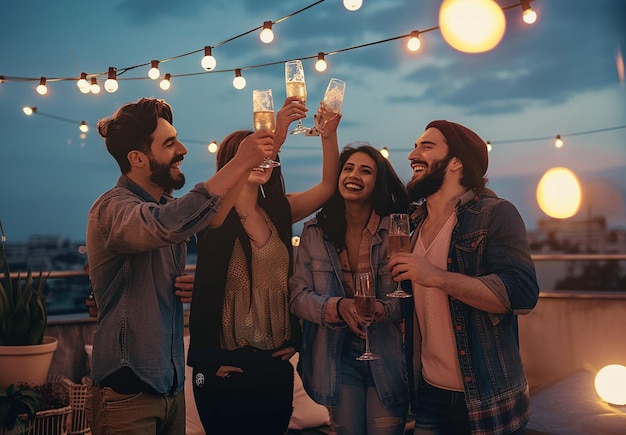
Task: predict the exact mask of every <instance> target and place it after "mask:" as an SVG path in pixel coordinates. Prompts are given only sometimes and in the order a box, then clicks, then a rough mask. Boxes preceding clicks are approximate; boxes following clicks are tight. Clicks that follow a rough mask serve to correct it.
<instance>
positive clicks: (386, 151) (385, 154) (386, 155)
mask: <svg viewBox="0 0 626 435" xmlns="http://www.w3.org/2000/svg"><path fill="white" fill-rule="evenodd" d="M380 154H381V155H382V156H383V157H384V158H386V159H388V158H389V149H388V148H387V147H383V148H382V149H381V150H380Z"/></svg>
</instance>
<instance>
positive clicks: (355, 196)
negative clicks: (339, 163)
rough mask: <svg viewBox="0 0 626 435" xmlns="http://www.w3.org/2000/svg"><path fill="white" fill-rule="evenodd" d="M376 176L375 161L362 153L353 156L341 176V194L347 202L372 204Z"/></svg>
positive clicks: (342, 170) (339, 186) (339, 187)
mask: <svg viewBox="0 0 626 435" xmlns="http://www.w3.org/2000/svg"><path fill="white" fill-rule="evenodd" d="M376 175H377V168H376V162H375V161H374V159H372V158H371V157H370V156H369V155H367V154H365V153H362V152H356V153H354V154H352V155H351V156H350V157H349V158H348V160H346V163H345V164H344V165H343V167H342V168H341V172H340V174H339V182H338V185H337V187H338V189H339V194H340V195H341V197H342V198H343V199H344V200H345V201H358V202H363V203H367V202H371V200H372V193H373V192H374V187H375V186H376Z"/></svg>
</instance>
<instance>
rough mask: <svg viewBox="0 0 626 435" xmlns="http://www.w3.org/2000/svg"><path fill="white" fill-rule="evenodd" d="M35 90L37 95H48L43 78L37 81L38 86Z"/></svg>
mask: <svg viewBox="0 0 626 435" xmlns="http://www.w3.org/2000/svg"><path fill="white" fill-rule="evenodd" d="M36 90H37V93H38V94H39V95H46V94H47V93H48V88H47V86H46V78H45V77H42V78H41V79H39V85H37V88H36Z"/></svg>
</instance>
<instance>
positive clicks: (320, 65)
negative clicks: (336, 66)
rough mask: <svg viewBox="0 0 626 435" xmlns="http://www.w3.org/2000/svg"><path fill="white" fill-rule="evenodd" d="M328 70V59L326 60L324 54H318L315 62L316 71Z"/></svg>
mask: <svg viewBox="0 0 626 435" xmlns="http://www.w3.org/2000/svg"><path fill="white" fill-rule="evenodd" d="M326 68H328V64H327V63H326V59H324V53H322V52H319V53H317V61H316V62H315V69H316V70H317V71H319V72H324V71H326Z"/></svg>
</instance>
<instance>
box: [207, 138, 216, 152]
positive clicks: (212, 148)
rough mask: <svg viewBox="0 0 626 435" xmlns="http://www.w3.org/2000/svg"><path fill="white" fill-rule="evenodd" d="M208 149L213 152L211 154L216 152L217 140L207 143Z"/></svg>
mask: <svg viewBox="0 0 626 435" xmlns="http://www.w3.org/2000/svg"><path fill="white" fill-rule="evenodd" d="M207 150H208V151H209V152H210V153H211V154H215V153H216V152H217V141H215V140H212V141H211V142H210V143H209V145H207Z"/></svg>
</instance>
